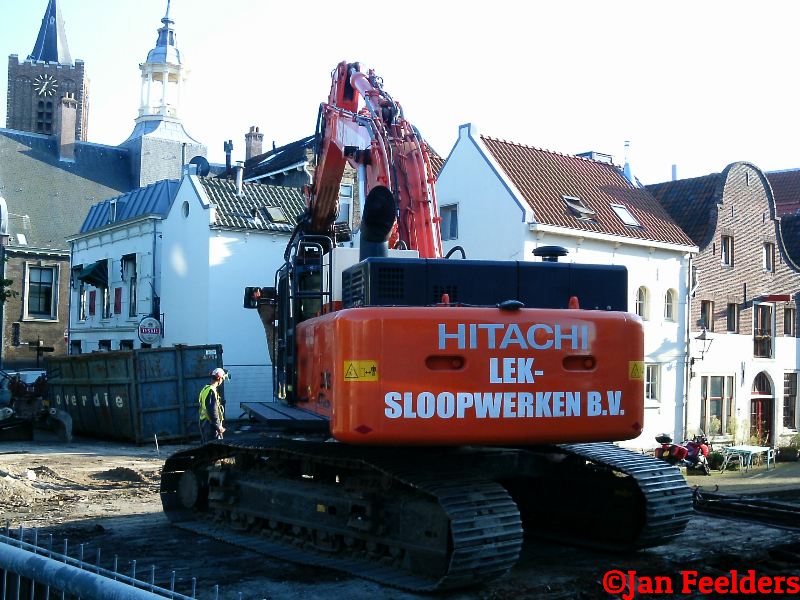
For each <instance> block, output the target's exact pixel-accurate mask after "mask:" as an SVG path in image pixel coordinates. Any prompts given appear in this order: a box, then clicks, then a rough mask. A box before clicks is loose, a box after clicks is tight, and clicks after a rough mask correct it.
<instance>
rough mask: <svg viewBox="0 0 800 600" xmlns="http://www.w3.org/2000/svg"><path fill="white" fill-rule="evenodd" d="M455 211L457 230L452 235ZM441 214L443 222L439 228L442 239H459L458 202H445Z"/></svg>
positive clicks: (440, 210) (440, 209)
mask: <svg viewBox="0 0 800 600" xmlns="http://www.w3.org/2000/svg"><path fill="white" fill-rule="evenodd" d="M453 213H455V215H456V232H455V235H452V233H453V232H452V228H453V227H452V219H453ZM439 215H440V216H441V218H442V222H441V223H440V224H439V230H440V231H441V233H442V241H448V240H457V239H458V203H455V204H445V205H444V206H442V207H440V208H439Z"/></svg>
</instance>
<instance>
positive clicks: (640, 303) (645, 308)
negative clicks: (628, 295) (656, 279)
mask: <svg viewBox="0 0 800 600" xmlns="http://www.w3.org/2000/svg"><path fill="white" fill-rule="evenodd" d="M641 296H644V298H641ZM633 306H634V312H635V313H636V314H637V315H639V316H640V317H641V318H642V320H643V321H648V320H649V319H650V290H648V289H647V287H646V286H643V285H641V286H639V287H638V288H636V297H635V298H634V300H633Z"/></svg>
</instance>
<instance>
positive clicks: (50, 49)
mask: <svg viewBox="0 0 800 600" xmlns="http://www.w3.org/2000/svg"><path fill="white" fill-rule="evenodd" d="M28 60H33V61H40V60H43V61H45V62H55V63H59V64H62V65H71V64H73V63H72V57H71V56H70V54H69V46H68V45H67V34H66V32H65V29H64V19H63V17H62V16H61V3H60V2H59V0H50V1H49V2H48V4H47V10H45V12H44V18H43V19H42V27H41V28H40V29H39V37H37V38H36V45H35V46H34V47H33V52H31V53H30V54H29V55H28Z"/></svg>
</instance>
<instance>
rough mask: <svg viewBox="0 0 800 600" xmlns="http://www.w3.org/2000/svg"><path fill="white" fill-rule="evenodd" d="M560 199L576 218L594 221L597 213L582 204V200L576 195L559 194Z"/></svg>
mask: <svg viewBox="0 0 800 600" xmlns="http://www.w3.org/2000/svg"><path fill="white" fill-rule="evenodd" d="M561 199H562V200H563V201H564V203H565V204H566V205H567V207H568V208H569V209H570V210H571V211H572V214H573V215H575V217H576V218H578V219H581V220H584V221H594V219H595V217H596V216H597V213H596V212H595V211H593V210H592V209H591V208H589V207H588V206H586V204H584V202H583V200H581V199H580V198H578V197H576V196H561Z"/></svg>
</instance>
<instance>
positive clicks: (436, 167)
mask: <svg viewBox="0 0 800 600" xmlns="http://www.w3.org/2000/svg"><path fill="white" fill-rule="evenodd" d="M430 157H431V169H433V176H434V177H439V171H441V170H442V167H443V166H444V159H443V158H442V157H441V156H439V155H438V154H436V153H435V152H433V151H431V153H430Z"/></svg>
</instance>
